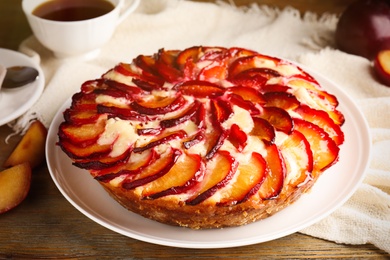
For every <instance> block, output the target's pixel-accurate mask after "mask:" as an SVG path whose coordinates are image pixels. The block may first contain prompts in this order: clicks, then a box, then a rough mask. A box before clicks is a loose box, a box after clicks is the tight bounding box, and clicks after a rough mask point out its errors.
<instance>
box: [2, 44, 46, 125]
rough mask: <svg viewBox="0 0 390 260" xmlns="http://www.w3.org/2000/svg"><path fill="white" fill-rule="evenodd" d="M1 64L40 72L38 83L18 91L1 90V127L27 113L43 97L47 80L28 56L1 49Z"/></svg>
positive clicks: (17, 89) (35, 82)
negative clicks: (28, 67)
mask: <svg viewBox="0 0 390 260" xmlns="http://www.w3.org/2000/svg"><path fill="white" fill-rule="evenodd" d="M0 63H1V64H2V65H3V66H4V67H6V68H8V67H11V66H31V67H34V68H36V69H37V70H38V72H39V77H38V79H37V80H36V81H34V82H32V83H30V84H27V85H25V86H23V87H20V88H16V89H4V88H2V89H0V126H1V125H4V124H6V123H8V122H10V121H12V120H14V119H16V118H18V117H19V116H21V115H22V114H23V113H25V112H26V111H27V110H28V109H29V108H31V107H32V105H34V104H35V102H36V101H37V100H38V98H39V97H40V96H41V94H42V91H43V88H44V85H45V78H44V75H43V72H42V70H41V68H40V67H39V66H38V65H37V64H36V63H35V62H34V61H33V60H32V59H31V58H29V57H28V56H26V55H24V54H22V53H20V52H16V51H12V50H8V49H2V48H0Z"/></svg>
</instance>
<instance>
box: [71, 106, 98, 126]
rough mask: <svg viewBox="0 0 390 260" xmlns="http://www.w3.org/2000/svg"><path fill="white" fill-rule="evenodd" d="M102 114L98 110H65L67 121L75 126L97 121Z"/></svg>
mask: <svg viewBox="0 0 390 260" xmlns="http://www.w3.org/2000/svg"><path fill="white" fill-rule="evenodd" d="M100 116H102V115H100V114H98V113H97V111H96V110H76V109H67V110H65V112H64V119H65V121H66V122H68V123H69V124H72V125H75V126H77V125H83V124H92V123H95V122H96V121H97V120H98V119H99V117H100Z"/></svg>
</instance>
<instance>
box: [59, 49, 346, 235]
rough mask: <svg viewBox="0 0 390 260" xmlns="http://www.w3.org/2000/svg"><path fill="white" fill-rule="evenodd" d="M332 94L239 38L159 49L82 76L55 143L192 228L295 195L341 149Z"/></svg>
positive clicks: (145, 208) (153, 211)
mask: <svg viewBox="0 0 390 260" xmlns="http://www.w3.org/2000/svg"><path fill="white" fill-rule="evenodd" d="M337 106H338V101H337V98H336V97H335V96H334V95H332V94H330V93H328V92H327V91H325V90H324V89H323V88H322V87H321V86H320V85H319V83H318V82H317V81H316V80H315V79H314V78H313V77H311V76H310V75H309V74H308V73H307V72H305V71H304V70H303V69H301V68H300V67H298V66H296V65H294V64H292V63H290V62H288V61H286V60H283V59H279V58H275V57H270V56H266V55H262V54H259V53H257V52H254V51H251V50H247V49H243V48H222V47H205V46H195V47H191V48H188V49H185V50H164V49H160V50H159V51H158V52H157V53H155V54H153V55H139V56H138V57H136V58H135V59H134V60H133V61H132V62H131V63H119V64H118V65H117V66H115V67H114V68H113V69H110V70H108V71H107V72H106V73H105V74H104V75H102V76H101V77H100V78H98V79H95V80H90V81H87V82H85V83H84V84H82V86H81V90H80V92H78V93H76V94H74V96H73V97H72V103H71V106H70V107H69V108H68V109H66V111H64V122H63V123H61V125H60V126H59V131H58V137H59V140H58V145H59V146H60V147H61V148H62V150H63V151H64V152H65V153H66V154H67V155H68V156H69V157H70V158H71V159H72V161H73V164H74V165H75V166H77V167H79V168H82V169H86V170H88V172H89V173H90V174H91V175H92V177H93V178H94V179H95V180H96V181H98V182H99V183H100V184H101V185H102V186H103V187H104V189H105V190H106V191H107V192H108V193H109V194H110V195H111V196H112V197H113V198H114V199H115V200H116V201H118V202H119V203H120V204H121V205H122V206H124V207H125V208H127V209H128V210H130V211H132V212H135V213H137V214H140V215H142V216H144V217H146V218H149V219H153V220H156V221H159V222H162V223H166V224H170V225H178V226H184V227H189V228H194V229H200V228H221V227H228V226H239V225H244V224H248V223H251V222H254V221H257V220H260V219H263V218H266V217H268V216H270V215H272V214H274V213H276V212H278V211H280V210H282V209H283V208H285V207H286V206H288V205H290V204H291V203H293V202H294V201H296V200H297V199H298V198H299V197H300V196H301V195H302V194H304V193H306V192H307V191H308V190H309V189H310V188H311V187H312V186H313V184H314V183H315V182H316V181H317V179H318V177H319V176H320V175H321V173H322V172H324V171H325V170H326V169H327V168H329V167H330V166H332V165H333V164H335V163H336V162H337V160H338V154H339V146H340V145H341V144H342V143H343V141H344V134H343V132H342V129H341V126H342V124H343V123H344V117H343V114H342V113H341V112H340V111H339V110H337Z"/></svg>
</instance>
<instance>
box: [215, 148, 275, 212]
mask: <svg viewBox="0 0 390 260" xmlns="http://www.w3.org/2000/svg"><path fill="white" fill-rule="evenodd" d="M267 170H268V169H267V164H266V162H265V160H264V158H263V157H262V156H261V155H260V154H259V153H256V152H254V153H252V156H251V159H250V160H249V162H248V163H246V164H240V165H239V166H238V169H237V178H235V180H234V182H233V183H232V184H231V186H230V187H229V189H228V190H226V191H223V190H222V192H221V201H220V203H218V204H219V205H221V206H230V205H235V204H237V203H241V202H244V201H246V200H247V199H248V198H250V197H251V196H253V195H254V194H255V193H256V192H257V191H258V190H259V188H260V186H261V185H262V183H263V181H264V179H265V177H266V175H267V174H268V173H267Z"/></svg>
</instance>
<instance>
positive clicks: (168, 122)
mask: <svg viewBox="0 0 390 260" xmlns="http://www.w3.org/2000/svg"><path fill="white" fill-rule="evenodd" d="M199 107H200V102H199V101H196V102H194V103H193V104H192V105H191V106H190V107H189V108H188V109H187V110H185V111H184V112H183V113H181V114H179V115H178V116H176V117H174V118H169V119H165V120H162V121H161V122H160V126H161V127H162V128H169V127H174V126H177V125H179V124H181V123H184V122H185V121H187V120H190V119H192V118H194V116H196V114H197V113H198V111H199Z"/></svg>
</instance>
